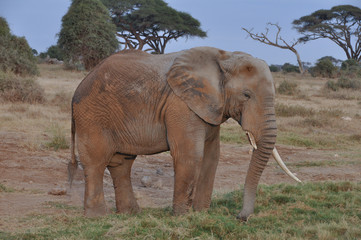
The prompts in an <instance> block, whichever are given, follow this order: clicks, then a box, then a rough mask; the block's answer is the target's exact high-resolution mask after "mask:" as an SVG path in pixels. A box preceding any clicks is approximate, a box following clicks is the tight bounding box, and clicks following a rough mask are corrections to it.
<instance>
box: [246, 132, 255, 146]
mask: <svg viewBox="0 0 361 240" xmlns="http://www.w3.org/2000/svg"><path fill="white" fill-rule="evenodd" d="M246 134H247V137H248V140H249V142H250V143H251V145H252V147H253V148H254V149H256V150H257V144H256V140H255V139H254V136H253V134H252V133H250V132H248V131H246Z"/></svg>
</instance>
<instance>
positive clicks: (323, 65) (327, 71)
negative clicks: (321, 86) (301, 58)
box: [309, 58, 337, 78]
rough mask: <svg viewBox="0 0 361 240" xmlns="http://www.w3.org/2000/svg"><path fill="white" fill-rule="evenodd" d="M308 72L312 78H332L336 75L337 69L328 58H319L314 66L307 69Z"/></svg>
mask: <svg viewBox="0 0 361 240" xmlns="http://www.w3.org/2000/svg"><path fill="white" fill-rule="evenodd" d="M309 72H310V73H311V75H312V76H313V77H328V78H333V77H336V75H337V67H336V66H335V65H333V63H332V61H331V60H330V59H329V58H321V59H319V60H318V61H317V63H316V66H314V67H312V68H310V69H309Z"/></svg>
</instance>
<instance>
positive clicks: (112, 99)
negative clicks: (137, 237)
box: [69, 47, 277, 220]
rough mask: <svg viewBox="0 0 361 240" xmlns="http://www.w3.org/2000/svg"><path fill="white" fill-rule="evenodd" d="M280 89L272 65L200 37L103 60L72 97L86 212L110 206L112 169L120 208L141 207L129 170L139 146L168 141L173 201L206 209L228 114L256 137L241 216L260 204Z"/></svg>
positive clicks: (182, 209) (164, 146)
mask: <svg viewBox="0 0 361 240" xmlns="http://www.w3.org/2000/svg"><path fill="white" fill-rule="evenodd" d="M274 97H275V90H274V84H273V79H272V76H271V73H270V71H269V68H268V66H267V65H266V64H265V63H264V62H263V61H261V60H259V59H256V58H253V57H252V56H250V55H248V54H245V53H242V52H226V51H223V50H219V49H216V48H210V47H200V48H193V49H190V50H186V51H182V52H177V53H173V54H166V55H150V54H147V53H144V52H141V51H135V50H128V51H123V52H120V53H118V54H115V55H112V56H110V57H109V58H107V59H106V60H104V61H103V62H102V63H100V64H99V65H98V66H97V67H96V68H95V69H94V70H93V71H92V72H90V73H89V75H88V76H87V77H86V78H85V79H84V80H83V81H82V82H81V83H80V85H79V86H78V88H77V90H76V91H75V93H74V96H73V100H72V142H73V144H72V155H73V156H72V161H71V162H70V164H69V170H70V178H72V173H73V172H74V169H75V168H76V165H77V163H76V161H75V142H76V144H77V149H78V154H79V158H80V162H81V163H82V165H83V167H84V174H85V180H86V181H85V198H84V208H85V215H86V216H99V215H103V214H105V213H106V206H105V202H104V193H103V174H104V170H105V169H106V168H108V169H109V171H110V173H111V176H112V178H113V183H114V189H115V198H116V207H117V212H119V213H129V212H137V211H138V210H139V207H138V204H137V202H136V199H135V197H134V193H133V189H132V185H131V180H130V172H131V167H132V164H133V161H134V159H135V158H136V156H137V155H146V154H155V153H159V152H163V151H170V153H171V155H172V157H173V161H174V172H175V176H174V177H175V182H174V196H173V211H174V213H175V214H176V215H177V214H183V213H186V212H187V211H188V210H189V208H191V207H193V208H194V209H195V210H203V209H207V208H209V206H210V203H211V194H212V190H213V182H214V177H215V172H216V167H217V164H218V160H219V152H220V143H219V142H220V135H219V134H220V124H221V123H223V122H224V121H226V120H227V119H228V118H233V119H235V120H236V121H238V122H239V123H240V125H241V126H242V128H243V130H245V131H249V132H250V133H252V134H253V135H254V137H255V141H256V143H257V146H258V148H257V150H254V151H253V155H252V158H251V162H250V165H249V170H248V173H247V177H246V182H245V187H244V203H243V209H242V211H241V212H240V214H239V216H238V217H239V218H240V219H242V220H247V218H248V217H249V215H250V214H252V213H253V210H254V202H255V197H256V190H257V185H258V182H259V179H260V176H261V174H262V171H263V170H264V168H265V166H266V164H267V161H268V159H269V157H270V154H271V151H272V149H273V148H274V145H275V141H276V132H277V128H276V119H275V110H274Z"/></svg>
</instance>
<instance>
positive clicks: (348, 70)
mask: <svg viewBox="0 0 361 240" xmlns="http://www.w3.org/2000/svg"><path fill="white" fill-rule="evenodd" d="M341 74H342V76H345V77H350V78H357V77H358V78H360V77H361V63H359V62H357V61H356V60H355V59H348V60H346V61H344V62H342V65H341Z"/></svg>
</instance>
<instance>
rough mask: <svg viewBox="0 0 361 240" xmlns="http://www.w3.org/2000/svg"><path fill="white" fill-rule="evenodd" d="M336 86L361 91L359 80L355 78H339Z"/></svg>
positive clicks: (360, 81)
mask: <svg viewBox="0 0 361 240" xmlns="http://www.w3.org/2000/svg"><path fill="white" fill-rule="evenodd" d="M337 85H338V86H339V87H340V88H351V89H354V90H358V89H361V80H360V79H357V78H354V79H352V78H346V77H340V78H339V79H338V80H337Z"/></svg>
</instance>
